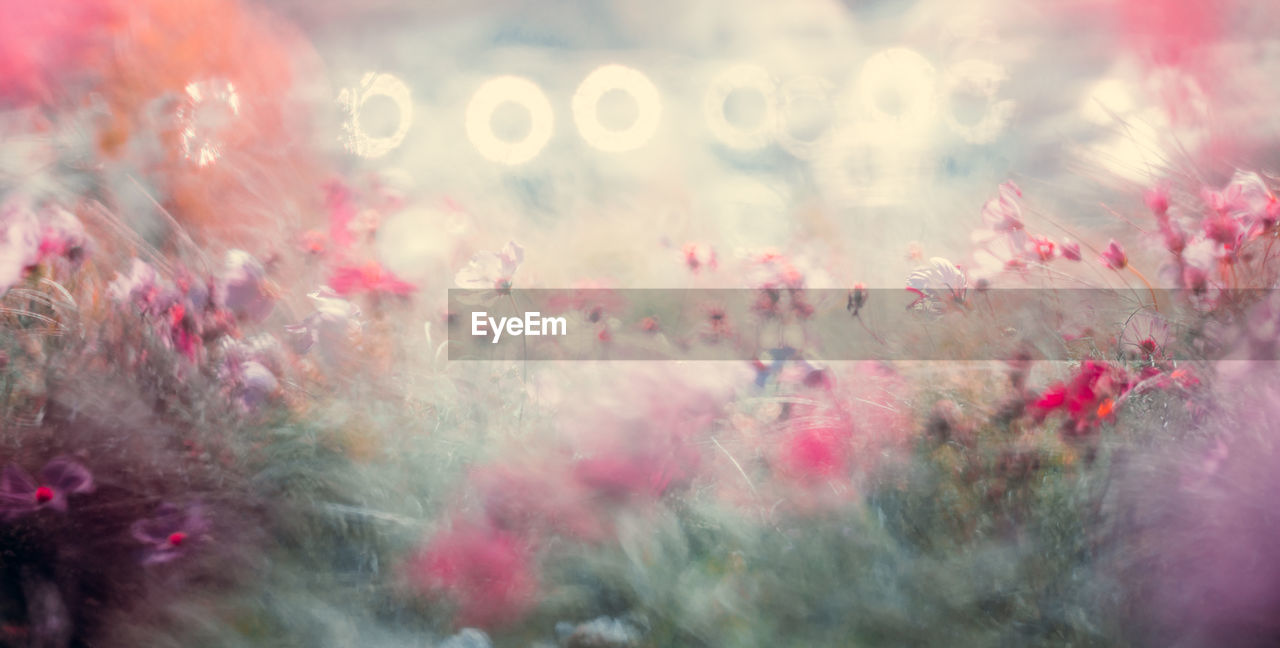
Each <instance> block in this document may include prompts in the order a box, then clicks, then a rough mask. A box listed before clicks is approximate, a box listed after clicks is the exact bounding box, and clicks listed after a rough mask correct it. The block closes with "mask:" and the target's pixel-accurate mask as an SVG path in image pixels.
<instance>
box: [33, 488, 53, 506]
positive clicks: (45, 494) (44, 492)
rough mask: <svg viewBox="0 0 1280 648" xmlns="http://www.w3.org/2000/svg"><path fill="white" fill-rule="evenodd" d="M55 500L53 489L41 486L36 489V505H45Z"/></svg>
mask: <svg viewBox="0 0 1280 648" xmlns="http://www.w3.org/2000/svg"><path fill="white" fill-rule="evenodd" d="M52 499H53V489H52V488H49V487H48V486H41V487H40V488H37V489H36V504H45V503H47V502H48V501H49V500H52Z"/></svg>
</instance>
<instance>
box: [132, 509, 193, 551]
mask: <svg viewBox="0 0 1280 648" xmlns="http://www.w3.org/2000/svg"><path fill="white" fill-rule="evenodd" d="M208 532H209V522H208V520H207V519H206V518H205V516H204V511H203V509H201V507H200V506H198V505H195V506H189V507H186V508H183V507H180V506H177V505H175V504H163V505H161V506H160V508H159V509H157V510H156V513H155V515H153V516H151V517H149V518H146V519H143V520H138V521H137V522H134V523H133V528H132V533H133V538H134V539H135V540H137V541H138V542H141V543H142V544H143V545H145V549H144V553H143V557H142V563H143V564H144V565H154V564H158V563H166V562H169V561H171V560H174V559H176V558H179V557H181V556H182V555H183V554H184V553H186V551H187V550H188V549H189V548H190V547H191V545H192V544H193V543H194V542H196V541H198V540H199V539H200V538H201V537H202V536H204V535H205V534H206V533H208Z"/></svg>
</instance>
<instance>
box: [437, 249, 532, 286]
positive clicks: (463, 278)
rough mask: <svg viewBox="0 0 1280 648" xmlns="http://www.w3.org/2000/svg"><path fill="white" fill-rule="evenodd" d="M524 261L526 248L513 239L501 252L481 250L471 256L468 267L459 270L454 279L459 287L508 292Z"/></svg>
mask: <svg viewBox="0 0 1280 648" xmlns="http://www.w3.org/2000/svg"><path fill="white" fill-rule="evenodd" d="M523 262H524V248H522V247H520V245H519V244H518V243H516V242H515V241H511V242H508V243H507V245H506V246H505V247H503V248H502V251H501V252H480V253H479V254H476V255H475V256H473V257H471V260H470V261H468V262H467V267H465V268H463V269H461V270H459V271H458V274H457V275H456V276H455V277H454V281H455V282H456V283H457V284H458V287H459V288H470V289H472V290H496V291H498V292H499V293H500V294H506V293H507V292H509V291H510V290H511V284H512V278H513V277H514V275H515V273H516V270H517V269H519V268H520V264H521V263H523Z"/></svg>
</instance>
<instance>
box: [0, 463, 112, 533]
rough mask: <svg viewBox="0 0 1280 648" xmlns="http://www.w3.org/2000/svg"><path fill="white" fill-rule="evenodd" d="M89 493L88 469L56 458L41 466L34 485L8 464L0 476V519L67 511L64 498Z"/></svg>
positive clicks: (91, 490)
mask: <svg viewBox="0 0 1280 648" xmlns="http://www.w3.org/2000/svg"><path fill="white" fill-rule="evenodd" d="M90 492H93V475H92V474H91V473H90V472H89V469H88V468H85V467H84V466H82V465H80V464H79V463H76V462H75V461H72V460H70V459H67V458H65V457H59V458H57V459H54V460H53V461H50V462H49V463H48V464H45V467H44V469H43V470H41V471H40V480H39V481H36V480H35V479H32V478H31V475H29V474H27V471H25V470H23V469H22V468H21V467H19V466H15V465H12V464H10V465H9V466H6V467H5V469H4V473H3V475H0V517H3V518H6V519H8V518H14V517H18V516H20V515H25V514H27V513H31V512H34V511H37V510H40V509H43V508H50V509H53V510H55V511H66V510H67V497H69V496H71V495H75V494H79V493H90Z"/></svg>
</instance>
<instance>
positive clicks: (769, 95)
mask: <svg viewBox="0 0 1280 648" xmlns="http://www.w3.org/2000/svg"><path fill="white" fill-rule="evenodd" d="M738 90H747V91H752V92H755V93H757V94H759V95H760V98H761V99H762V100H763V101H764V115H763V117H762V118H761V119H760V121H759V122H758V123H757V124H756V125H755V126H754V127H750V128H744V127H741V126H736V125H734V124H731V123H729V119H728V117H727V115H726V114H725V108H726V106H725V103H726V102H727V101H728V100H729V96H730V95H731V94H733V93H734V92H735V91H738ZM777 105H778V98H777V92H776V84H775V83H774V81H773V78H772V77H771V76H770V75H769V72H768V71H766V70H765V69H764V68H761V67H757V66H754V65H739V66H736V67H733V68H730V69H728V70H726V71H725V72H724V73H722V74H720V76H718V77H716V78H715V79H714V80H713V81H712V82H711V86H710V87H709V88H708V89H707V94H706V95H705V97H704V100H703V102H702V112H703V114H704V115H705V117H706V120H707V127H708V128H710V129H711V134H712V135H714V136H715V138H716V139H717V140H719V141H720V142H721V143H722V144H724V145H725V146H728V147H729V148H733V149H738V150H741V151H750V150H755V149H760V148H764V147H766V146H768V145H769V144H770V143H772V142H773V140H774V131H775V130H776V127H777V121H778V119H777V113H778V109H777Z"/></svg>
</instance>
